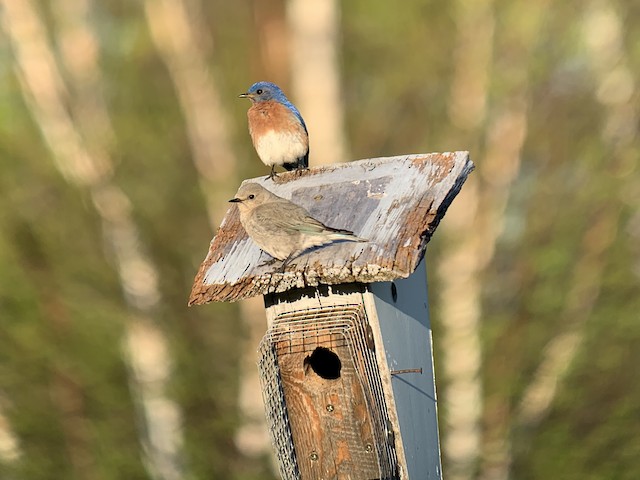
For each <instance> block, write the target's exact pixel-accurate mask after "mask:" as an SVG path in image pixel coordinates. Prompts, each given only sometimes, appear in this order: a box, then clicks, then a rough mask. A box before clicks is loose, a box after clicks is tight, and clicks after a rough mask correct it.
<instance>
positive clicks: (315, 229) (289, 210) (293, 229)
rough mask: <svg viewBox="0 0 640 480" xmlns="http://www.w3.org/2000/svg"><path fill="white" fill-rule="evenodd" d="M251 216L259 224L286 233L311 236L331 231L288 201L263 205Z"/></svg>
mask: <svg viewBox="0 0 640 480" xmlns="http://www.w3.org/2000/svg"><path fill="white" fill-rule="evenodd" d="M253 214H254V215H255V216H256V219H257V220H258V221H259V222H260V223H263V222H264V223H268V224H270V225H271V226H272V227H273V228H276V229H278V230H283V231H285V232H288V233H309V234H313V233H320V232H324V231H333V229H332V228H330V227H327V226H326V225H324V224H323V223H322V222H320V221H318V220H316V219H315V218H313V217H311V216H310V215H309V212H307V211H306V210H305V209H304V208H302V207H301V206H299V205H296V204H295V203H291V202H289V201H284V202H269V203H265V204H263V205H260V206H259V207H257V208H256V209H255V211H254V212H253Z"/></svg>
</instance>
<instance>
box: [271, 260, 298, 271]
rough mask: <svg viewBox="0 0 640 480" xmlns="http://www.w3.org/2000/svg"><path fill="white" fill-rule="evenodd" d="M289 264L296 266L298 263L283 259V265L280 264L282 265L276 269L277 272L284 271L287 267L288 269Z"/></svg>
mask: <svg viewBox="0 0 640 480" xmlns="http://www.w3.org/2000/svg"><path fill="white" fill-rule="evenodd" d="M289 265H292V266H294V267H295V266H296V264H295V263H289V260H283V262H282V265H280V266H279V267H278V269H277V270H276V273H284V271H285V269H286V268H287V267H288V266H289Z"/></svg>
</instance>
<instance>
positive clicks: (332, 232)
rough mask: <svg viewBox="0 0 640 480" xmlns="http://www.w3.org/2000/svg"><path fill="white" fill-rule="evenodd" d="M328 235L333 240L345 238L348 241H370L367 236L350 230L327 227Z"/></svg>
mask: <svg viewBox="0 0 640 480" xmlns="http://www.w3.org/2000/svg"><path fill="white" fill-rule="evenodd" d="M327 232H328V233H329V235H328V237H329V238H330V239H331V240H345V241H347V242H368V241H369V240H367V239H366V238H360V237H358V236H356V235H354V233H353V232H351V231H349V230H342V229H339V228H331V227H327Z"/></svg>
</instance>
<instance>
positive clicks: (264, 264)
mask: <svg viewBox="0 0 640 480" xmlns="http://www.w3.org/2000/svg"><path fill="white" fill-rule="evenodd" d="M277 261H278V259H277V258H272V259H271V260H265V261H264V262H262V263H261V264H260V265H258V267H266V266H268V265H273V264H274V263H276V262H277Z"/></svg>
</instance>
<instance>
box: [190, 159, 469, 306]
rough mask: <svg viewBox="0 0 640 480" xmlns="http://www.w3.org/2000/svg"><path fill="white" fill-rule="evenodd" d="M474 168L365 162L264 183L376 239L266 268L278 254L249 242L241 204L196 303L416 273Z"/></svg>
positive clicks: (207, 267) (208, 261)
mask: <svg viewBox="0 0 640 480" xmlns="http://www.w3.org/2000/svg"><path fill="white" fill-rule="evenodd" d="M471 170H473V163H472V162H471V160H469V154H468V152H453V153H430V154H418V155H403V156H398V157H388V158H376V159H369V160H359V161H355V162H350V163H342V164H336V165H328V166H322V167H316V168H310V169H309V170H306V171H302V172H286V173H281V174H279V176H278V178H277V179H276V180H275V182H274V181H271V180H265V179H264V178H263V177H261V178H254V179H251V180H245V182H257V183H260V184H262V185H263V186H264V187H265V188H267V189H268V190H271V191H272V192H273V193H275V194H276V195H279V196H281V197H284V198H287V199H290V200H291V201H293V202H295V203H297V204H299V205H302V206H303V207H305V208H306V209H307V210H308V211H309V212H310V213H311V215H312V216H313V217H315V218H317V219H318V220H320V221H322V222H323V223H325V224H326V225H329V226H331V227H334V228H344V229H348V230H352V231H353V232H354V233H355V234H356V235H358V236H360V237H363V238H366V239H368V240H369V242H368V243H352V242H340V243H335V244H332V245H328V246H325V247H321V248H316V249H313V250H310V251H308V252H306V253H304V254H302V255H300V256H299V257H297V258H295V259H294V260H292V261H291V264H290V265H288V266H287V269H286V271H285V272H284V273H279V272H277V269H278V267H279V266H280V262H276V263H275V264H273V265H271V266H259V265H261V264H262V263H263V262H265V260H268V259H270V257H269V256H268V255H267V254H266V253H263V252H262V251H261V250H260V249H259V248H258V246H256V245H255V244H254V243H253V241H251V240H250V239H249V237H248V236H247V234H246V233H245V231H244V229H243V228H242V225H241V224H240V217H239V214H238V209H237V207H236V206H235V205H234V206H232V207H231V208H230V209H229V211H228V212H227V214H226V216H225V218H224V220H223V221H222V225H221V226H220V228H219V229H218V232H217V234H216V236H215V237H214V238H213V240H212V241H211V245H210V247H209V253H208V255H207V257H206V258H205V260H204V262H202V265H201V266H200V269H199V271H198V274H197V275H196V278H195V281H194V284H193V288H192V290H191V297H190V299H189V305H200V304H204V303H208V302H212V301H235V300H240V299H242V298H247V297H252V296H254V295H265V294H268V293H278V292H283V291H286V290H289V289H292V288H302V287H309V286H316V285H319V284H329V285H335V284H340V283H351V282H362V283H371V282H380V281H391V280H394V279H396V278H406V277H408V276H409V275H410V274H411V273H412V272H413V271H414V270H415V268H416V266H417V265H418V263H419V262H420V260H421V259H422V257H423V256H424V251H425V248H426V245H427V242H428V241H429V239H430V238H431V235H432V234H433V232H434V231H435V229H436V227H437V225H438V223H439V222H440V220H441V219H442V217H443V216H444V213H445V211H446V209H447V207H448V206H449V204H450V203H451V201H452V200H453V198H454V197H455V196H456V195H457V193H458V192H459V191H460V188H461V187H462V184H463V183H464V181H465V180H466V178H467V175H468V174H469V173H470V172H471Z"/></svg>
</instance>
